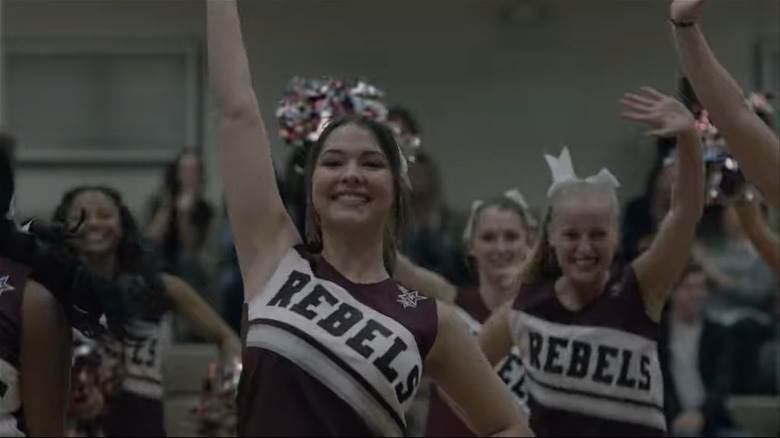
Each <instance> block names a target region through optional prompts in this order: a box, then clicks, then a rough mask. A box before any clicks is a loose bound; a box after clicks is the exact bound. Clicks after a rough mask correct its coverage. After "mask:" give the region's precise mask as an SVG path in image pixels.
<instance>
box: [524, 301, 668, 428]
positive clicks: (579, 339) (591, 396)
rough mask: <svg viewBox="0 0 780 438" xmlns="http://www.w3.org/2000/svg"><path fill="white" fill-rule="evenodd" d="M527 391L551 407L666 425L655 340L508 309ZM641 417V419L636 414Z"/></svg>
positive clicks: (659, 425) (659, 426) (651, 425)
mask: <svg viewBox="0 0 780 438" xmlns="http://www.w3.org/2000/svg"><path fill="white" fill-rule="evenodd" d="M511 330H512V335H513V337H514V338H515V343H516V344H518V345H519V346H520V350H521V358H522V361H523V363H524V365H525V367H526V373H527V377H528V379H527V380H528V383H529V390H530V392H531V394H532V395H534V398H535V399H537V400H538V401H539V402H540V403H542V404H545V405H547V406H549V407H552V408H557V409H564V410H570V411H575V412H578V413H582V414H586V415H593V416H601V417H604V418H607V419H612V420H616V421H624V422H631V423H640V424H644V425H647V426H650V427H656V428H659V429H665V421H664V419H663V383H662V377H661V369H660V365H659V362H658V352H657V345H656V343H655V342H654V341H653V340H651V339H648V338H644V337H642V336H638V335H634V334H631V333H627V332H623V331H620V330H616V329H611V328H606V327H596V326H578V325H567V324H558V323H554V322H550V321H546V320H543V319H541V318H537V317H535V316H533V315H530V314H528V313H526V312H522V311H513V312H512V315H511ZM640 417H641V418H640Z"/></svg>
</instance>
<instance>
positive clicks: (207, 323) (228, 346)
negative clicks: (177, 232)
mask: <svg viewBox="0 0 780 438" xmlns="http://www.w3.org/2000/svg"><path fill="white" fill-rule="evenodd" d="M163 282H164V284H165V291H166V293H167V295H168V297H169V298H170V300H171V301H172V302H173V304H174V307H175V308H176V310H177V311H178V312H180V313H181V314H182V315H183V316H184V317H185V318H186V319H187V320H188V321H189V322H190V323H191V324H192V325H193V326H194V327H195V330H196V331H197V332H198V333H199V334H200V335H202V336H203V337H205V338H206V339H208V340H209V341H211V342H213V343H215V344H216V345H217V346H218V347H219V348H220V350H221V352H222V353H223V355H225V354H227V353H230V354H240V352H241V343H240V341H239V340H238V337H237V336H236V335H235V334H234V333H233V331H232V330H231V329H230V327H228V325H227V324H225V322H224V321H223V320H222V318H220V316H219V315H218V314H217V312H215V311H214V309H212V308H211V306H210V305H209V304H208V303H207V302H206V300H204V299H203V298H201V297H200V295H198V293H197V292H196V291H195V290H194V289H193V288H192V287H190V286H189V285H188V284H187V283H185V282H184V281H183V280H181V279H180V278H178V277H174V276H172V275H165V276H164V277H163Z"/></svg>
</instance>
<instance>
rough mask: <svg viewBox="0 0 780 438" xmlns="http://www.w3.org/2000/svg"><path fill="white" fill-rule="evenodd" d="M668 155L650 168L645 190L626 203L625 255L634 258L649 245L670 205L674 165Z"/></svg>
mask: <svg viewBox="0 0 780 438" xmlns="http://www.w3.org/2000/svg"><path fill="white" fill-rule="evenodd" d="M670 164H671V163H670V160H669V159H658V160H656V163H655V164H654V166H653V168H652V169H651V171H650V174H649V177H648V179H647V182H646V184H645V192H644V193H643V194H642V195H640V196H638V197H636V198H634V199H632V200H631V201H629V202H628V204H626V208H625V214H624V216H623V226H622V230H623V244H622V252H623V258H624V259H625V260H626V261H631V260H633V259H635V258H636V257H637V256H638V255H639V254H640V253H642V252H643V251H644V250H645V249H647V248H648V247H649V246H650V242H652V240H653V236H654V235H655V233H656V231H657V230H658V224H659V223H660V222H661V220H663V218H664V216H666V212H667V211H668V210H669V206H670V205H671V199H670V195H669V194H670V193H671V187H672V183H673V181H672V178H673V176H674V172H672V169H673V166H671V165H670Z"/></svg>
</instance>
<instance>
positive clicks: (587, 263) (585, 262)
mask: <svg viewBox="0 0 780 438" xmlns="http://www.w3.org/2000/svg"><path fill="white" fill-rule="evenodd" d="M574 264H575V265H576V266H577V267H580V268H588V267H591V266H594V265H595V264H596V259H595V258H588V259H577V260H575V261H574Z"/></svg>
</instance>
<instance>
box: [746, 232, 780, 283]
mask: <svg viewBox="0 0 780 438" xmlns="http://www.w3.org/2000/svg"><path fill="white" fill-rule="evenodd" d="M742 223H743V226H742V229H743V230H744V231H745V234H746V235H747V237H748V239H750V242H751V243H753V246H754V247H755V248H756V251H758V253H759V254H760V255H761V258H763V259H764V261H765V262H766V263H767V264H769V266H770V267H771V268H772V271H773V272H774V273H775V277H776V278H778V279H780V238H778V236H777V234H775V232H774V231H773V230H772V229H771V228H770V227H769V224H768V223H767V222H766V221H763V220H757V219H756V220H750V221H743V222H742Z"/></svg>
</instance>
